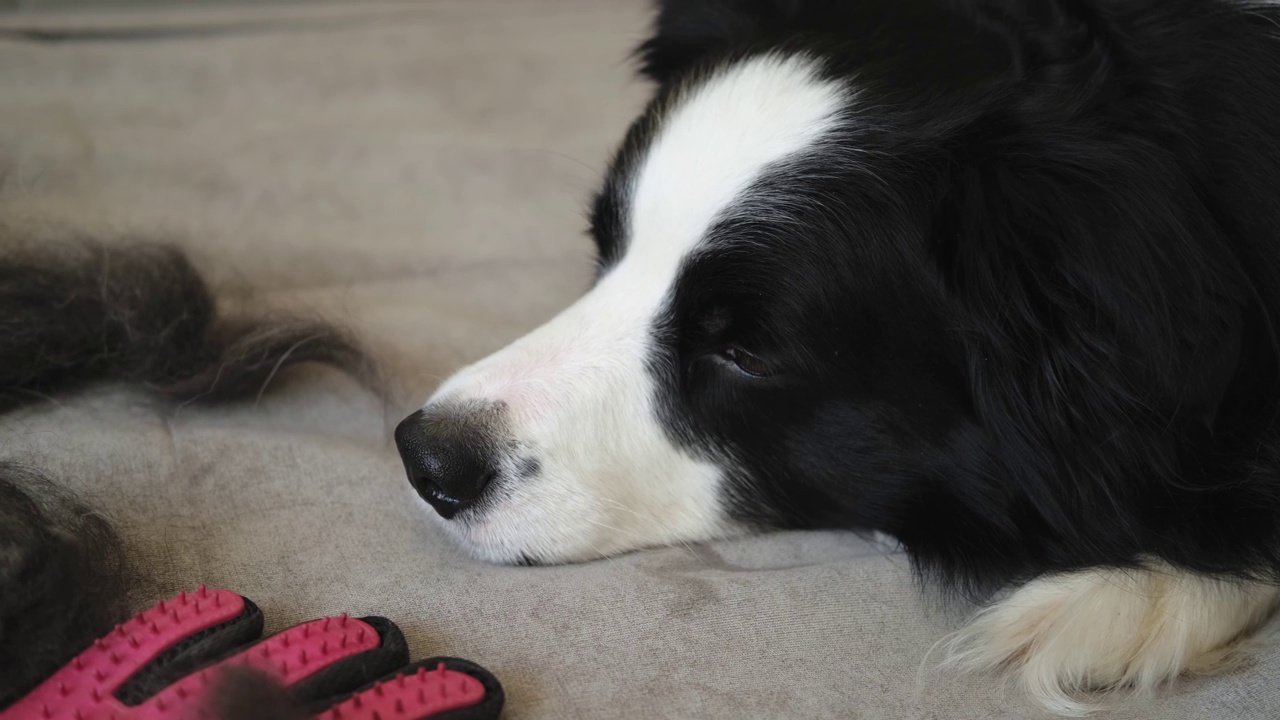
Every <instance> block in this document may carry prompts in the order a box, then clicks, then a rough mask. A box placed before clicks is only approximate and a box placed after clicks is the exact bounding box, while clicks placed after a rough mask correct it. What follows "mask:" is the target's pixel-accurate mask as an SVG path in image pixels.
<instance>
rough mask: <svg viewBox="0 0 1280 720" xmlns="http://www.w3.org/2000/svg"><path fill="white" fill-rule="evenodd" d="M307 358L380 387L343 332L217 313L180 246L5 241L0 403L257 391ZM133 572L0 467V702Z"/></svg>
mask: <svg viewBox="0 0 1280 720" xmlns="http://www.w3.org/2000/svg"><path fill="white" fill-rule="evenodd" d="M306 362H318V363H323V364H328V365H331V366H334V367H337V368H341V369H343V370H346V371H349V372H350V373H352V374H353V375H354V376H356V377H358V378H360V379H362V380H363V381H365V382H366V383H367V384H368V385H369V386H370V387H371V388H374V389H378V388H380V387H381V385H380V382H379V380H378V373H377V369H376V367H375V366H374V365H373V363H371V362H370V361H369V358H368V356H367V355H366V354H365V353H364V352H363V351H362V350H361V349H360V346H359V344H358V343H357V342H356V341H355V340H354V339H353V338H352V337H350V336H349V335H348V334H347V333H345V332H343V331H342V330H339V329H337V328H335V327H333V326H331V325H328V324H325V323H319V322H310V321H302V320H297V319H290V318H287V317H265V316H264V317H231V316H225V315H224V314H222V313H220V312H219V309H218V304H217V300H216V298H215V296H214V294H213V292H212V291H211V290H210V288H209V287H208V286H207V285H206V284H205V282H204V280H203V279H202V278H201V276H200V275H199V273H197V272H196V270H195V268H194V267H193V266H192V265H191V263H190V262H189V261H188V260H187V258H186V257H185V255H183V254H182V253H181V252H179V251H178V250H176V249H175V248H172V247H169V246H164V245H156V244H133V245H129V246H110V247H109V246H105V245H102V244H98V243H93V242H57V243H41V244H39V245H35V244H30V243H22V242H14V241H10V242H8V243H5V244H3V245H0V411H8V410H12V409H14V408H16V407H19V406H21V405H25V404H28V403H31V402H35V401H37V400H40V399H43V398H48V397H49V396H50V395H51V394H54V393H65V392H66V391H68V390H71V389H75V388H77V387H81V386H83V385H85V384H87V383H90V382H104V381H119V382H126V383H130V384H133V385H136V386H139V387H142V388H145V389H146V390H148V391H149V392H150V393H151V394H152V395H154V396H156V397H157V398H160V399H166V400H172V401H178V402H192V401H194V402H202V403H208V402H218V401H230V400H235V399H240V398H245V397H248V398H250V399H252V398H254V397H255V395H260V394H261V393H262V391H263V390H264V389H265V386H266V384H267V383H269V382H270V381H271V380H272V379H273V378H274V377H275V376H276V375H277V373H278V372H280V371H281V370H282V369H285V368H288V367H291V366H294V365H297V364H299V363H306ZM130 577H131V571H130V566H129V563H128V562H127V559H126V556H125V553H124V550H123V548H122V545H121V543H120V540H119V538H118V537H117V536H116V534H115V532H114V531H113V530H112V528H111V524H110V522H109V521H108V519H107V518H105V517H104V516H102V515H101V514H98V513H96V512H94V511H93V510H92V509H91V508H89V507H87V506H86V505H85V504H84V503H83V502H82V501H80V500H79V499H77V498H76V497H74V496H73V495H71V494H69V493H68V492H67V491H66V490H64V489H60V488H59V487H58V485H57V484H56V483H55V482H54V481H51V480H49V479H48V478H46V477H44V476H43V475H42V474H41V473H40V472H39V470H37V469H35V468H31V467H27V466H24V465H22V464H20V463H18V462H14V461H10V462H3V463H0V709H3V707H5V706H6V705H8V704H9V703H11V702H12V701H13V700H15V699H17V698H18V697H20V696H21V695H22V694H23V693H24V692H26V691H27V690H28V689H29V688H31V687H32V686H33V685H34V684H36V683H37V682H39V680H40V679H41V678H43V677H45V676H47V675H48V674H49V673H51V672H52V671H53V670H55V669H56V668H58V667H59V666H61V665H63V664H65V663H66V662H68V661H69V660H70V659H71V657H73V656H74V655H75V654H77V653H78V652H80V651H81V650H83V649H84V648H85V647H87V646H88V644H89V643H90V642H91V641H92V640H93V639H94V638H96V637H98V636H99V635H102V634H104V633H105V632H106V631H108V630H110V629H111V626H112V625H113V624H114V623H116V622H119V621H121V620H122V619H124V617H125V616H126V615H127V613H128V609H129V607H128V605H129V603H128V600H129V598H128V589H129V582H128V581H129V578H130ZM254 687H256V686H253V685H252V684H251V683H247V684H245V688H246V690H245V692H249V691H250V690H253V689H254ZM235 696H236V694H235V693H232V694H230V695H228V697H227V698H224V699H225V700H226V702H227V703H232V704H229V705H227V707H229V708H232V707H238V706H236V705H235V704H234V702H233V701H234V700H235ZM236 717H239V716H236Z"/></svg>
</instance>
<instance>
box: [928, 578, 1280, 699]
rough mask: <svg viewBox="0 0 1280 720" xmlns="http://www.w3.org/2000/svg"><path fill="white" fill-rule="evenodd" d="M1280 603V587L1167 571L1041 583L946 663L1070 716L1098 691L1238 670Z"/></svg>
mask: <svg viewBox="0 0 1280 720" xmlns="http://www.w3.org/2000/svg"><path fill="white" fill-rule="evenodd" d="M1278 604H1280V588H1277V587H1276V586H1274V585H1269V584H1263V583H1256V582H1244V581H1239V580H1227V579H1222V578H1214V577H1206V576H1203V575H1197V574H1194V573H1189V572H1186V571H1183V570H1178V569H1175V568H1172V567H1169V566H1167V565H1159V564H1152V565H1149V566H1147V567H1145V568H1142V569H1130V570H1121V569H1115V568H1106V569H1092V570H1085V571H1081V572H1075V573H1068V574H1061V575H1053V576H1048V577H1044V578H1039V579H1037V580H1033V581H1031V582H1030V583H1027V584H1026V585H1023V586H1022V587H1020V588H1018V589H1017V590H1016V591H1015V592H1013V593H1012V594H1011V595H1009V596H1008V597H1006V598H1004V599H1002V600H1000V601H998V602H996V603H995V604H993V605H991V606H990V607H988V608H986V609H984V610H982V611H981V612H979V613H978V614H977V616H976V617H975V618H974V619H973V620H972V621H971V622H970V623H969V624H968V625H967V626H966V627H964V628H963V629H961V630H959V631H958V632H956V633H954V634H952V635H951V636H949V637H948V638H946V639H944V640H943V641H942V643H941V649H942V651H943V653H944V660H943V663H942V664H943V666H944V667H948V668H953V669H959V670H962V671H968V672H981V671H991V670H1003V671H1004V672H1006V673H1009V674H1010V676H1011V678H1012V680H1013V681H1014V682H1015V683H1016V684H1017V685H1018V686H1020V687H1021V688H1022V690H1024V691H1025V692H1026V693H1027V694H1028V695H1030V696H1031V697H1032V699H1034V700H1035V701H1036V702H1038V703H1039V704H1041V705H1043V706H1044V707H1045V708H1047V709H1049V710H1050V711H1052V712H1055V713H1058V714H1060V715H1077V716H1078V715H1086V714H1088V713H1089V712H1090V711H1092V710H1094V709H1096V707H1097V706H1096V700H1097V696H1096V695H1095V696H1094V697H1093V699H1092V701H1091V700H1090V699H1087V698H1083V697H1082V696H1083V695H1084V694H1085V693H1089V692H1097V691H1110V692H1122V691H1128V692H1132V693H1136V694H1146V693H1150V692H1152V691H1153V690H1155V689H1156V688H1158V687H1160V686H1161V685H1163V684H1166V683H1168V682H1171V681H1172V680H1174V679H1176V678H1177V677H1178V676H1180V675H1182V674H1184V673H1194V674H1212V673H1216V672H1222V671H1223V670H1226V669H1229V668H1231V667H1232V666H1233V665H1235V664H1237V663H1238V662H1239V660H1240V659H1241V657H1242V655H1243V646H1244V643H1243V642H1242V641H1243V640H1244V639H1245V638H1246V637H1248V635H1249V634H1250V633H1251V632H1252V631H1254V630H1257V629H1258V628H1259V627H1260V626H1261V625H1262V624H1263V623H1264V622H1266V620H1267V619H1268V618H1269V617H1270V616H1271V615H1272V613H1273V612H1274V611H1275V610H1276V608H1277V605H1278Z"/></svg>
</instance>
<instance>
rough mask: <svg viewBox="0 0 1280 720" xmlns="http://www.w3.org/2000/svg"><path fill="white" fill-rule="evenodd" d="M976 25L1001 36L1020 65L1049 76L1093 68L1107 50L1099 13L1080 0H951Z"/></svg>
mask: <svg viewBox="0 0 1280 720" xmlns="http://www.w3.org/2000/svg"><path fill="white" fill-rule="evenodd" d="M950 1H951V4H952V6H953V7H955V8H957V9H958V10H959V11H960V12H961V13H962V14H965V15H968V16H970V17H971V18H972V19H973V20H974V22H976V23H977V24H978V25H979V27H981V28H982V29H984V30H987V31H989V32H993V33H995V34H997V35H999V36H1002V37H1003V38H1004V39H1005V42H1006V43H1007V45H1008V47H1009V50H1010V53H1011V55H1012V57H1013V58H1014V61H1015V62H1016V63H1017V65H1018V67H1019V69H1021V70H1022V71H1023V72H1024V73H1028V74H1033V73H1034V74H1044V73H1048V74H1049V75H1050V77H1052V76H1054V75H1061V74H1062V73H1064V72H1066V73H1070V76H1071V79H1079V78H1078V77H1077V76H1078V75H1079V72H1080V71H1090V70H1093V69H1096V68H1097V66H1098V65H1099V63H1100V62H1101V61H1102V60H1104V59H1105V57H1106V54H1107V50H1106V49H1107V43H1106V38H1107V30H1106V24H1105V21H1104V19H1103V18H1102V17H1100V16H1099V15H1098V14H1097V13H1096V12H1094V11H1093V10H1092V9H1091V8H1090V7H1088V6H1087V5H1086V4H1085V3H1084V2H1081V1H1080V0H950Z"/></svg>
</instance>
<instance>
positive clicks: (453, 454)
mask: <svg viewBox="0 0 1280 720" xmlns="http://www.w3.org/2000/svg"><path fill="white" fill-rule="evenodd" d="M470 424H471V423H469V422H467V419H466V418H465V417H464V416H458V415H455V414H453V413H449V412H430V411H427V410H419V411H418V412H416V413H414V414H412V415H410V416H409V417H407V418H405V419H404V420H402V421H400V424H399V425H397V426H396V448H397V449H399V450H400V459H401V460H403V461H404V469H405V472H407V473H408V474H409V484H410V485H413V488H414V489H415V490H417V491H418V494H419V495H421V496H422V499H423V500H426V501H427V502H428V503H431V507H433V508H435V510H436V512H438V513H440V517H443V518H444V519H446V520H448V519H449V518H452V517H453V516H454V515H456V514H457V513H458V512H459V511H461V510H463V509H465V508H467V507H470V506H471V505H473V504H475V502H476V500H478V499H479V498H480V495H481V494H482V493H483V492H484V489H485V487H486V486H487V485H488V484H489V481H490V480H492V479H493V469H492V464H491V461H490V457H489V454H490V453H489V449H488V445H489V442H488V441H487V440H486V438H485V437H484V433H481V432H473V431H472V429H469V428H468V427H467V426H468V425H470Z"/></svg>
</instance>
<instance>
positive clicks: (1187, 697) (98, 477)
mask: <svg viewBox="0 0 1280 720" xmlns="http://www.w3.org/2000/svg"><path fill="white" fill-rule="evenodd" d="M646 21H647V20H646V9H645V7H644V6H643V4H642V3H641V2H639V1H638V0H627V1H624V0H608V1H605V0H538V1H536V2H535V1H533V0H509V1H508V2H499V1H497V0H441V1H440V2H430V3H417V4H398V5H387V4H376V5H375V4H369V3H358V4H347V5H343V4H334V5H314V4H312V5H306V6H285V5H271V6H270V7H266V8H258V9H239V10H235V9H226V8H224V7H219V8H213V9H203V10H202V9H190V8H184V9H181V10H169V11H160V10H156V11H147V12H142V13H134V14H110V15H108V14H104V15H100V16H97V17H90V16H72V15H39V14H13V15H3V14H0V158H2V160H3V162H2V163H0V167H2V168H3V180H4V187H3V192H0V218H3V222H4V224H6V225H7V226H8V227H9V228H10V229H12V230H15V231H18V232H21V233H23V234H27V235H35V236H39V237H46V236H47V237H55V236H65V235H68V234H87V235H91V236H104V235H106V236H109V237H126V236H130V235H133V236H144V237H161V238H172V239H174V240H176V241H178V242H179V243H181V244H183V245H184V246H186V247H188V248H190V249H191V250H192V251H193V252H194V253H195V256H196V258H197V259H198V261H199V262H200V264H201V266H202V267H203V268H204V269H205V270H206V271H207V272H208V273H210V274H211V276H212V277H214V278H215V279H216V280H217V281H218V282H219V283H221V284H223V285H225V286H227V287H231V288H250V289H254V290H256V291H257V292H258V293H259V294H258V300H257V302H267V303H272V304H278V305H281V306H287V307H291V308H302V309H312V310H316V311H323V312H325V313H328V314H330V315H332V316H335V317H338V318H339V319H342V320H344V321H346V322H348V323H350V324H352V325H353V326H355V327H357V328H359V329H360V330H361V332H363V333H364V335H365V336H366V337H367V338H368V339H369V341H370V343H371V344H372V345H373V346H374V347H375V348H376V349H377V351H378V352H379V353H381V354H382V355H383V357H384V359H385V360H386V362H387V364H388V366H389V367H390V369H391V371H392V374H393V375H394V377H395V378H396V380H397V381H398V382H399V383H400V385H401V386H402V391H401V392H400V393H398V394H397V403H396V404H395V406H393V407H390V408H383V407H381V406H380V405H379V404H378V403H377V402H375V401H374V400H373V399H372V398H370V397H369V396H368V395H366V394H365V393H364V392H363V391H361V390H360V389H358V388H357V387H356V386H355V385H354V384H353V383H351V382H350V381H348V380H346V379H344V378H341V377H338V376H336V375H333V374H330V373H327V372H322V371H314V372H308V373H304V374H303V375H301V376H295V377H294V378H291V379H290V380H288V381H282V382H278V383H277V384H276V385H275V387H273V388H272V392H270V393H267V394H266V395H264V397H263V398H262V399H261V401H260V402H258V403H256V404H254V403H248V404H245V405H243V406H239V407H233V408H226V409H222V410H217V411H203V410H201V411H195V410H193V409H190V408H183V409H178V410H164V411H162V410H159V409H157V408H155V407H153V406H151V405H150V404H149V403H147V402H146V401H144V400H143V399H141V398H140V397H139V396H137V395H134V394H129V393H127V392H122V391H119V390H112V389H101V390H97V391H93V392H91V393H89V394H87V395H82V396H77V397H73V398H59V399H57V400H56V401H53V400H51V401H49V402H47V403H43V404H41V405H40V406H38V407H34V408H31V409H29V410H26V411H24V412H23V413H22V414H20V415H15V416H11V417H9V418H6V419H5V420H4V421H3V423H2V424H0V452H2V453H3V454H4V455H7V456H10V457H18V458H25V459H30V460H33V461H35V462H38V463H40V464H43V465H45V466H47V467H49V468H51V469H52V470H53V471H54V472H56V473H57V474H59V475H60V476H62V477H63V478H65V479H67V480H68V481H69V482H71V483H72V484H73V485H75V486H76V487H78V488H82V489H84V490H86V491H87V492H89V493H91V494H92V496H93V497H94V498H95V499H96V500H97V502H98V504H99V505H100V506H101V507H103V508H105V509H106V510H107V511H109V512H110V513H111V514H112V516H113V517H114V518H115V519H116V520H117V521H118V522H119V523H120V525H121V528H122V530H123V532H124V533H125V535H126V537H127V538H128V541H129V544H130V547H131V549H132V550H133V552H134V554H135V557H136V558H137V559H138V560H139V562H140V565H141V567H142V569H143V570H144V573H145V578H144V584H143V586H142V590H141V592H140V593H139V595H140V597H139V598H138V602H139V604H143V603H146V602H149V601H151V600H154V599H156V598H158V597H160V596H163V595H165V594H168V593H170V592H172V591H175V590H176V589H178V588H180V587H186V588H191V587H194V586H195V585H196V584H197V583H198V582H207V583H209V584H211V585H222V586H226V587H230V588H234V589H236V590H238V591H240V592H243V593H245V594H246V595H248V596H249V597H251V598H253V599H254V600H255V601H257V602H258V603H259V604H260V605H261V606H262V607H263V609H264V611H265V612H266V614H267V617H268V618H270V622H271V624H272V625H273V626H274V628H275V629H278V628H281V627H285V626H288V625H290V624H293V623H295V622H298V621H301V620H304V619H306V618H310V617H315V616H318V615H321V614H325V613H335V612H339V611H343V610H346V611H349V612H351V613H352V614H355V615H364V614H380V615H386V616H388V617H391V618H394V619H395V620H396V621H398V622H399V623H400V625H401V626H402V627H403V628H404V630H405V633H406V635H407V636H408V638H409V641H410V643H411V646H412V649H413V652H414V655H415V656H416V657H421V656H426V655H431V654H443V653H448V654H453V655H458V656H462V657H467V658H471V659H474V660H476V661H478V662H480V663H482V664H484V665H486V666H487V667H489V668H490V669H491V670H493V671H494V672H495V673H496V674H497V675H498V676H499V677H500V678H501V679H502V681H503V682H504V683H505V685H506V687H507V690H508V697H509V710H508V712H507V715H506V717H508V718H512V719H513V720H514V719H516V718H519V719H522V720H524V719H534V718H547V719H551V718H555V719H561V718H610V717H646V718H659V717H671V718H687V717H700V718H725V719H731V718H732V719H738V718H776V717H803V718H858V719H864V718H867V719H869V718H892V719H899V718H1010V719H1015V718H1016V719H1020V720H1021V719H1024V718H1036V717H1042V716H1043V715H1042V714H1041V713H1040V712H1038V711H1037V710H1035V709H1034V708H1032V707H1031V706H1030V705H1028V704H1027V703H1026V702H1025V701H1024V700H1022V699H1021V698H1020V697H1019V696H1018V695H1017V693H1015V692H1006V691H1004V690H1002V689H1001V687H1000V685H999V684H998V683H997V682H996V681H994V680H992V679H990V678H961V679H958V678H954V677H951V676H948V675H945V674H939V673H937V672H934V671H931V670H929V669H928V664H927V662H926V656H927V654H928V652H929V650H930V647H931V646H932V645H933V644H934V643H935V642H936V641H937V640H938V639H939V638H940V637H942V635H943V634H944V633H946V632H947V631H948V630H949V629H951V628H953V627H955V624H956V623H957V622H958V618H959V615H958V612H957V611H956V610H955V609H946V610H944V609H941V608H940V606H938V605H937V604H936V603H930V602H928V601H926V600H924V599H922V598H921V596H920V595H919V594H918V592H917V591H916V589H915V588H914V587H913V585H912V581H911V578H910V576H909V573H908V571H907V569H906V562H905V558H903V557H902V556H901V555H896V554H892V553H885V552H883V551H881V550H879V549H877V548H876V547H875V546H873V545H872V544H870V543H868V542H867V541H865V540H863V539H861V538H858V537H855V536H852V535H848V534H842V533H792V534H783V535H775V536H771V537H762V538H754V539H747V540H741V541H734V542H721V543H711V544H705V545H694V546H689V547H677V548H670V549H664V550H656V551H649V552H641V553H635V554H631V555H627V556H624V557H619V558H616V559H612V560H606V561H602V562H596V563H588V564H582V565H574V566H566V567H551V568H533V569H529V568H504V567H492V566H487V565H483V564H479V563H477V562H474V561H472V560H470V559H468V558H467V557H464V556H462V555H460V554H459V553H458V552H456V551H455V550H454V549H453V548H452V547H450V546H449V545H448V544H446V543H445V542H444V540H443V538H442V536H441V535H440V534H439V533H438V532H437V531H436V529H435V528H434V526H433V525H432V524H431V523H430V522H428V518H427V514H426V513H427V511H426V509H425V506H424V505H423V504H422V503H421V502H420V501H418V500H417V499H416V498H415V497H414V496H413V495H412V493H411V491H410V489H409V487H408V485H407V484H406V483H405V481H404V477H403V473H402V470H401V468H400V463H399V460H398V458H397V457H396V454H395V451H394V448H393V447H392V445H391V443H390V428H391V424H390V423H391V422H393V421H394V420H395V419H398V417H399V416H400V415H401V414H402V413H404V412H407V411H408V410H409V409H411V408H412V407H414V406H415V405H417V404H419V403H420V402H421V401H422V400H423V399H424V398H425V397H426V396H427V395H428V394H429V392H430V390H431V388H432V387H433V386H434V385H435V384H436V382H438V379H439V378H440V377H441V376H443V375H445V374H447V373H448V372H449V371H450V370H452V369H453V368H456V367H457V366H458V365H460V364H461V363H463V362H466V361H469V360H473V359H476V358H479V357H481V356H482V355H483V354H485V353H487V352H489V351H491V350H494V349H497V348H498V347H501V346H502V345H503V344H505V343H506V342H508V341H510V340H512V339H514V338H515V337H518V336H519V335H520V334H521V333H523V332H524V331H526V330H528V329H530V328H532V327H534V326H535V325H537V324H538V323H539V322H541V321H543V320H545V319H546V318H548V317H550V316H552V315H553V314H554V313H555V312H556V310H557V309H559V308H560V307H563V306H564V305H566V304H567V303H568V302H569V301H570V300H571V299H573V298H574V297H575V296H576V295H577V294H578V293H580V292H581V291H582V289H583V288H584V287H585V285H586V283H587V280H588V277H589V274H590V270H591V258H590V253H589V245H588V241H587V239H586V238H585V235H584V233H583V229H584V226H585V223H584V220H583V216H582V209H583V208H584V206H585V200H586V198H587V195H588V193H589V192H590V191H591V189H592V186H593V184H594V183H595V181H596V179H597V177H598V176H599V173H600V171H601V169H602V166H603V163H604V161H605V159H606V157H607V153H608V151H609V149H610V147H611V146H612V144H613V143H614V142H616V141H617V140H618V139H619V138H620V137H621V135H622V133H623V131H624V129H625V126H626V123H627V122H628V121H629V120H630V118H631V117H632V115H633V114H634V113H635V112H636V110H637V109H638V108H639V107H640V106H641V104H642V102H643V99H644V97H645V94H646V92H647V88H646V87H645V85H644V84H643V83H641V82H639V81H637V80H634V79H633V78H632V76H631V66H630V64H629V62H628V61H627V58H626V55H627V52H628V50H629V49H630V47H631V46H632V45H633V44H634V43H635V42H636V41H637V39H638V38H639V37H640V34H641V33H642V31H643V29H644V27H645V24H646ZM37 31H38V32H37ZM1256 657H1257V659H1256V662H1255V663H1253V664H1252V665H1251V666H1250V667H1247V668H1245V669H1243V670H1241V671H1239V672H1236V673H1235V674H1232V675H1228V676H1225V677H1220V678H1215V679H1211V680H1198V679H1192V680H1187V681H1184V682H1182V683H1180V684H1179V685H1177V686H1176V687H1175V688H1173V689H1172V690H1170V691H1168V692H1165V693H1163V694H1162V695H1160V696H1159V697H1158V698H1157V699H1155V700H1154V701H1150V702H1147V703H1130V704H1127V705H1123V706H1121V707H1120V708H1119V709H1116V710H1114V711H1110V712H1106V713H1102V714H1100V715H1099V716H1098V717H1103V718H1116V719H1126V720H1138V719H1145V718H1161V719H1169V718H1259V719H1262V718H1275V717H1280V652H1278V651H1277V650H1275V649H1264V650H1262V651H1261V652H1260V653H1259V654H1258V655H1257V656H1256Z"/></svg>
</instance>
